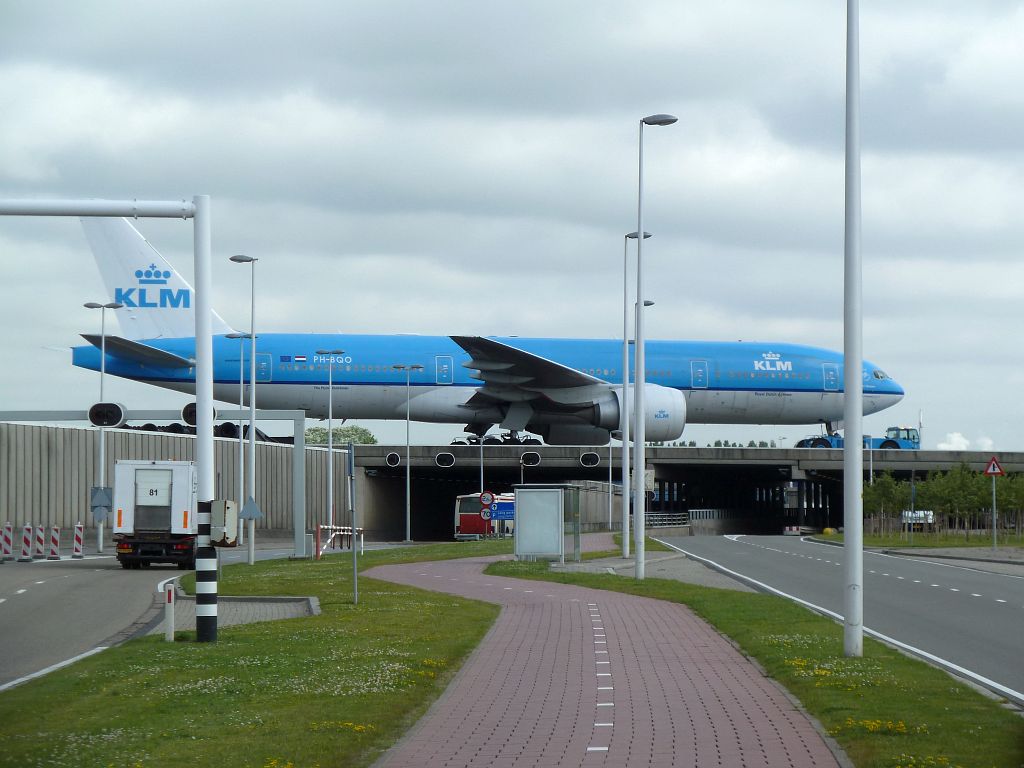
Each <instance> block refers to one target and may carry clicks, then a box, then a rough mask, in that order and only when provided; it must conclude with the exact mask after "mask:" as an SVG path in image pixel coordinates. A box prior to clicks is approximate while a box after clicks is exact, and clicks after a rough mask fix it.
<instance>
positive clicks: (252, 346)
mask: <svg viewBox="0 0 1024 768" xmlns="http://www.w3.org/2000/svg"><path fill="white" fill-rule="evenodd" d="M231 261H233V262H235V263H236V264H248V265H249V267H250V274H251V282H250V284H249V462H248V470H249V471H248V472H246V473H245V487H246V494H245V496H246V498H245V500H246V501H248V500H249V499H253V500H254V501H255V496H256V262H257V261H259V259H257V258H256V257H255V256H244V255H241V254H239V255H237V256H232V257H231ZM241 405H242V404H241V403H239V407H241ZM255 536H256V521H255V520H249V565H252V564H253V563H255V562H256V542H255V541H254V538H255Z"/></svg>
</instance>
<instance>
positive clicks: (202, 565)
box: [196, 501, 217, 643]
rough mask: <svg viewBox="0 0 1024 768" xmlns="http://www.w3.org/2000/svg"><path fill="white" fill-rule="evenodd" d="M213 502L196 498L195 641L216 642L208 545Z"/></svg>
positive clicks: (213, 562) (213, 566) (213, 554)
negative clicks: (197, 502)
mask: <svg viewBox="0 0 1024 768" xmlns="http://www.w3.org/2000/svg"><path fill="white" fill-rule="evenodd" d="M212 504H213V502H210V501H200V502H199V504H198V515H197V516H196V522H197V524H198V526H199V541H198V545H199V546H198V549H197V550H196V640H197V641H199V642H200V643H215V642H217V550H216V549H214V548H213V547H212V546H210V509H211V506H212Z"/></svg>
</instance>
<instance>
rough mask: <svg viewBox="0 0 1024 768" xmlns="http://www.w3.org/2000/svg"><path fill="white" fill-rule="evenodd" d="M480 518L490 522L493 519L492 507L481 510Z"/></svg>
mask: <svg viewBox="0 0 1024 768" xmlns="http://www.w3.org/2000/svg"><path fill="white" fill-rule="evenodd" d="M480 517H482V518H483V519H484V520H490V519H491V508H490V507H484V508H483V509H481V510H480Z"/></svg>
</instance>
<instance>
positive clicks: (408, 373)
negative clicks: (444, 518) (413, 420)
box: [391, 363, 483, 542]
mask: <svg viewBox="0 0 1024 768" xmlns="http://www.w3.org/2000/svg"><path fill="white" fill-rule="evenodd" d="M391 367H392V368H394V369H395V370H396V371H405V540H406V542H411V541H412V506H411V503H410V498H411V493H410V491H411V489H412V467H411V466H410V465H409V421H410V419H409V403H410V402H411V397H412V389H411V386H412V383H411V377H412V372H413V371H422V370H423V366H422V365H419V364H418V363H416V364H414V365H401V364H400V365H393V366H391ZM481 439H483V438H481Z"/></svg>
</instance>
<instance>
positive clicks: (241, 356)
mask: <svg viewBox="0 0 1024 768" xmlns="http://www.w3.org/2000/svg"><path fill="white" fill-rule="evenodd" d="M251 336H252V334H249V333H237V332H236V333H229V334H227V338H229V339H238V504H239V507H238V510H239V512H241V510H242V507H241V505H242V504H243V503H244V502H245V450H244V448H243V442H244V441H243V439H242V421H243V419H242V408H243V407H244V404H245V340H246V339H248V338H250V337H251ZM244 543H245V520H243V519H242V518H241V517H239V518H238V544H239V545H241V544H244Z"/></svg>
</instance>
